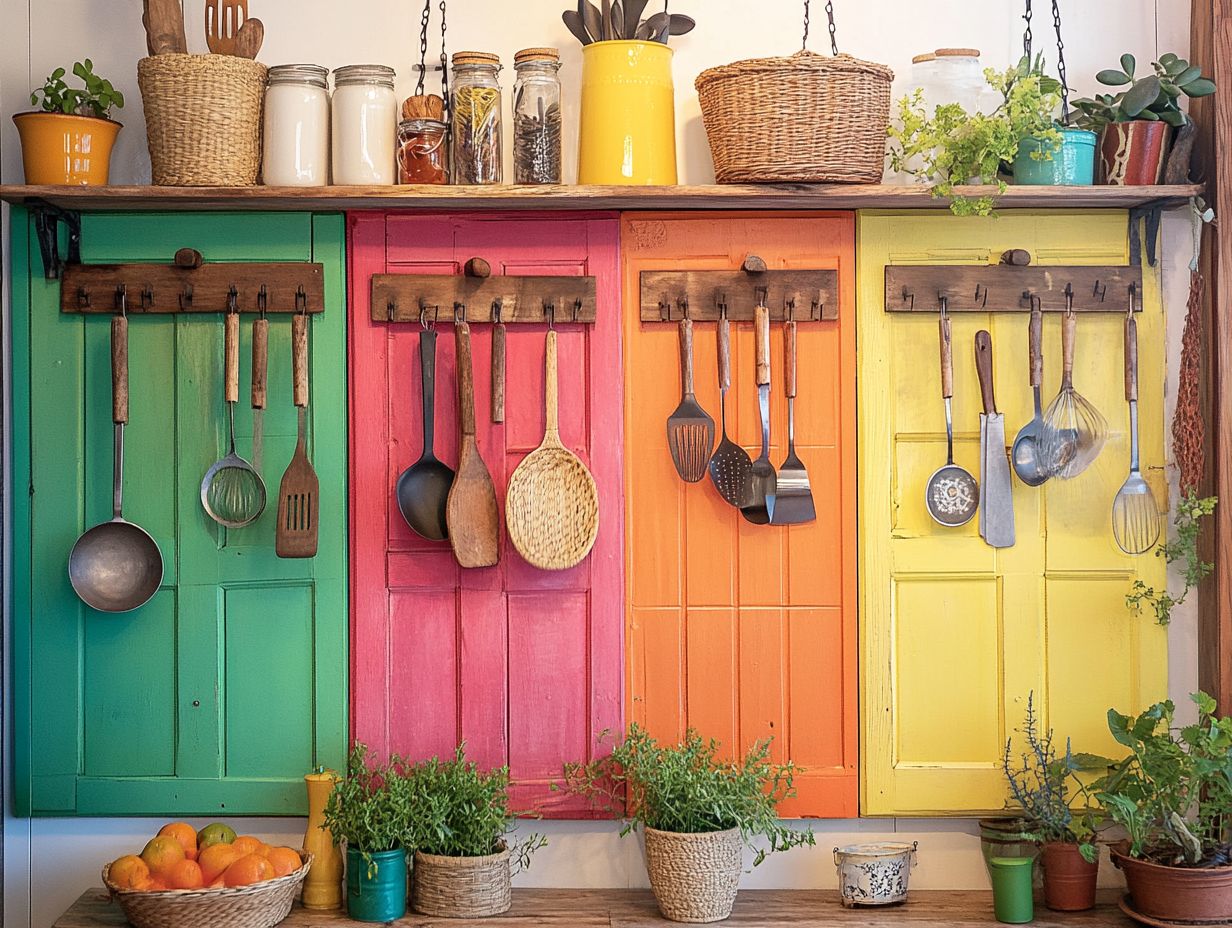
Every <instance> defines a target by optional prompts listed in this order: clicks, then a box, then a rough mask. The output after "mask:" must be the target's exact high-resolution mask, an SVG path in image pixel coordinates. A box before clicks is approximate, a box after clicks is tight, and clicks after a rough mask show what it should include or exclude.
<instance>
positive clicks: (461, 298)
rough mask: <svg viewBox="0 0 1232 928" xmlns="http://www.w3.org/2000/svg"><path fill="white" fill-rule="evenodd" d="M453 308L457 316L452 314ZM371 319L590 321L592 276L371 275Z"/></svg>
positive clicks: (538, 323)
mask: <svg viewBox="0 0 1232 928" xmlns="http://www.w3.org/2000/svg"><path fill="white" fill-rule="evenodd" d="M455 308H456V309H457V316H456V317H455ZM371 315H372V321H373V322H415V323H423V324H428V323H446V324H447V323H451V322H453V321H454V320H455V318H461V317H462V316H465V318H466V321H467V322H497V321H500V322H504V323H508V324H510V325H513V324H518V323H531V324H537V325H543V324H545V323H547V322H554V323H558V324H561V325H565V324H569V323H593V322H594V321H595V279H594V278H593V277H513V276H500V275H497V276H493V277H464V276H459V275H456V274H374V275H373V277H372V310H371Z"/></svg>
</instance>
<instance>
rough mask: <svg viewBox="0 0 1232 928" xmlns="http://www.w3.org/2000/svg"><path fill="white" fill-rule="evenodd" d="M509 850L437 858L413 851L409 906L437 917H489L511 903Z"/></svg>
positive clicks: (504, 848) (505, 910)
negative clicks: (475, 855)
mask: <svg viewBox="0 0 1232 928" xmlns="http://www.w3.org/2000/svg"><path fill="white" fill-rule="evenodd" d="M509 858H510V854H509V849H508V848H507V847H505V846H504V844H503V843H502V845H501V851H500V853H498V854H489V855H488V856H487V857H439V856H437V855H436V854H424V853H421V852H420V851H416V852H415V866H414V867H413V868H412V869H411V908H413V909H414V910H415V911H416V912H419V913H420V914H421V915H434V916H436V917H437V918H488V917H490V916H492V915H500V914H501V913H502V912H508V911H509V907H510V906H511V905H513V890H512V888H511V879H512V869H511V867H510V860H509Z"/></svg>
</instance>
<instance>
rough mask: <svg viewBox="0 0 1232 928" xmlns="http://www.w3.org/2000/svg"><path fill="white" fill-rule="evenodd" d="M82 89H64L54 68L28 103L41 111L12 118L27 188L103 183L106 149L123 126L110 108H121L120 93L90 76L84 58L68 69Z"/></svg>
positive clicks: (108, 155) (62, 73)
mask: <svg viewBox="0 0 1232 928" xmlns="http://www.w3.org/2000/svg"><path fill="white" fill-rule="evenodd" d="M73 75H74V76H75V77H77V78H78V79H80V81H81V83H82V87H81V89H78V88H75V87H69V86H68V84H67V83H66V82H65V80H64V78H65V76H66V72H65V70H64V68H56V69H55V70H54V71H52V72H51V74H50V75H49V76H48V77H47V81H46V82H45V83H44V84H43V86H42V87H40V88H39V89H37V90H35V91H34V93H32V94H30V102H31V103H32V104H34V105H36V106H39V105H40V97H41V100H42V102H41V106H42V109H41V110H40V111H39V112H33V113H18V114H17V115H15V116H14V117H13V122H15V123H16V124H17V132H18V134H19V135H20V136H21V158H22V163H23V165H24V166H25V173H26V183H27V184H74V185H78V186H87V185H98V184H106V183H107V180H108V177H109V174H110V171H111V148H112V146H113V145H114V144H115V140H116V136H117V135H118V134H119V132H120V129H122V128H123V127H122V126H121V125H120V124H119V123H118V122H115V121H114V120H112V119H111V118H110V117H111V111H112V109H120V108H121V107H123V106H124V94H122V93H120V91H118V90H116V89H115V87H113V86H112V84H111V81H109V80H107V79H105V78H102V77H99V76H98V75H97V74H95V73H94V62H92V61H91V60H90V59H89V58H87V59H86V60H85V61H78V62H77V63H76V64H75V65H73Z"/></svg>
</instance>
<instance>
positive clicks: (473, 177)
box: [450, 52, 503, 184]
mask: <svg viewBox="0 0 1232 928" xmlns="http://www.w3.org/2000/svg"><path fill="white" fill-rule="evenodd" d="M500 71H501V64H500V59H499V58H498V57H497V56H496V55H493V54H490V53H489V52H457V53H455V54H454V56H453V86H452V88H451V93H450V102H451V106H450V113H451V127H452V130H453V139H452V146H453V172H452V173H453V182H454V183H455V184H499V183H500V182H501V181H502V179H503V175H502V171H501V105H502V104H501V88H500Z"/></svg>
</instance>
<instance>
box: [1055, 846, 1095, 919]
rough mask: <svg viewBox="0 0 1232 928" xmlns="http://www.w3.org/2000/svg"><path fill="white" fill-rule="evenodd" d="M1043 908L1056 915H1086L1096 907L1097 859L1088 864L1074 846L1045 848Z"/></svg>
mask: <svg viewBox="0 0 1232 928" xmlns="http://www.w3.org/2000/svg"><path fill="white" fill-rule="evenodd" d="M1043 864H1044V905H1046V906H1048V908H1050V909H1052V910H1053V911H1056V912H1085V911H1086V910H1087V909H1091V908H1094V907H1095V883H1096V881H1097V880H1098V879H1099V859H1098V858H1097V859H1096V860H1095V862H1094V863H1087V861H1086V858H1084V857H1083V856H1082V853H1081V852H1080V851H1079V850H1078V845H1076V844H1060V843H1051V844H1045V845H1044V851H1043Z"/></svg>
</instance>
